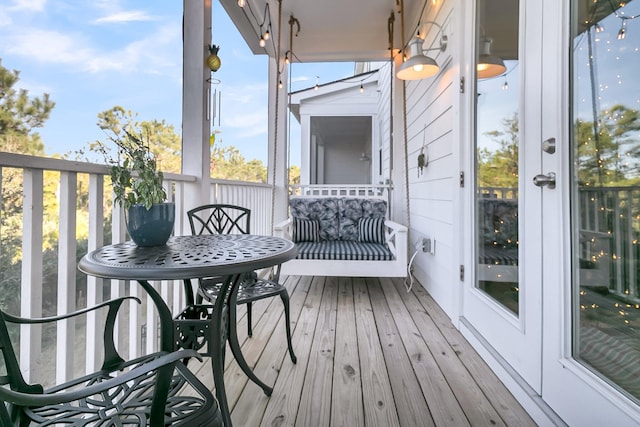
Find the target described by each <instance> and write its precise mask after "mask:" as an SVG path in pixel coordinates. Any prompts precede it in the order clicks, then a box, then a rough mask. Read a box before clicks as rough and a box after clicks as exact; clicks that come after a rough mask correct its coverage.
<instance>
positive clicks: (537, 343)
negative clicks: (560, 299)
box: [461, 0, 542, 394]
mask: <svg viewBox="0 0 640 427" xmlns="http://www.w3.org/2000/svg"><path fill="white" fill-rule="evenodd" d="M541 8H542V6H541V4H540V2H531V1H524V0H520V12H519V15H520V17H519V19H520V25H519V28H520V29H519V32H520V46H519V54H518V55H519V58H520V63H519V66H518V69H517V70H515V72H518V73H520V82H521V83H520V88H515V87H514V88H513V89H512V90H520V104H519V111H518V116H519V121H520V122H519V126H520V138H519V151H520V160H519V176H520V183H519V191H518V192H519V201H518V204H519V211H518V217H519V219H518V222H519V242H520V244H519V252H520V253H519V262H518V270H519V283H520V286H519V288H520V290H519V315H518V316H516V315H514V314H513V313H512V312H510V311H509V310H507V309H505V308H504V307H502V306H501V305H500V304H499V303H497V302H496V301H495V300H493V299H492V298H491V297H489V296H488V295H487V294H486V293H485V292H484V291H482V290H480V289H477V288H476V287H475V281H476V278H475V264H476V262H475V259H476V255H474V252H475V251H474V250H471V254H470V255H469V256H468V257H467V258H466V261H467V262H466V264H465V265H466V266H468V268H467V269H466V270H467V271H468V274H467V273H466V272H465V280H464V285H463V291H462V309H461V316H462V318H461V330H462V331H463V333H464V334H465V336H467V338H468V339H469V340H470V341H472V342H473V341H474V340H475V341H476V342H477V344H480V345H481V346H482V348H483V349H484V350H485V351H487V352H488V353H489V354H488V356H490V357H491V358H493V359H495V360H497V361H499V362H498V364H499V365H502V366H501V368H500V369H503V370H504V371H505V372H511V374H514V373H515V374H516V376H517V377H518V378H517V382H518V383H520V384H521V387H525V388H528V389H529V391H528V392H529V393H530V390H533V391H534V392H535V393H538V394H539V393H541V390H542V384H541V374H542V367H541V364H542V349H541V334H542V329H541V326H542V313H541V310H540V307H541V305H542V295H541V294H542V292H541V286H542V284H541V280H542V277H541V274H540V270H541V255H540V253H541V245H542V241H541V238H540V228H541V224H542V220H541V216H540V203H541V189H540V188H538V187H536V186H534V185H533V183H532V180H531V179H530V177H532V176H534V175H535V174H537V173H540V172H539V170H540V167H541V164H540V162H541V160H540V159H541V149H540V147H541V143H542V139H541V136H540V132H541V130H540V129H541V125H540V121H541V117H540V115H541V111H540V107H539V105H540V102H541V101H540V99H541V96H542V94H541V84H542V83H541V72H540V68H541V67H542V65H541V56H542V35H541V26H542V23H541V22H540V19H539V18H536V17H537V16H541ZM535 19H538V22H537V23H536V22H535ZM466 22H467V24H468V25H466V26H465V27H466V28H471V29H473V28H475V26H476V24H475V11H471V12H470V16H467V17H466ZM535 25H538V26H539V27H540V28H539V29H537V30H532V28H535ZM474 39H475V37H474V36H473V33H471V34H469V36H467V37H466V40H465V42H466V43H470V44H471V49H470V52H473V41H474ZM471 63H473V61H471ZM470 71H471V72H470V73H469V77H468V81H469V82H470V84H469V89H468V92H467V94H466V102H467V103H468V104H467V105H469V110H468V111H469V116H471V117H470V119H469V120H470V123H471V124H472V125H471V126H469V129H470V130H468V131H467V132H465V134H466V135H468V140H467V141H468V143H467V144H466V146H467V147H470V148H467V150H466V152H468V153H469V161H468V169H467V170H469V171H470V172H469V179H468V180H467V181H468V182H469V184H468V185H466V188H465V193H466V202H467V203H465V205H466V206H467V208H466V209H465V210H466V211H467V212H473V211H474V209H473V206H474V203H475V202H474V197H475V194H474V193H475V191H474V190H475V188H474V180H475V177H474V175H475V167H474V158H475V153H474V151H473V150H472V149H471V147H474V143H473V141H474V139H475V135H474V131H473V128H474V126H473V118H472V117H473V115H474V114H475V112H474V110H475V97H474V96H473V94H474V93H475V91H476V88H475V87H474V86H475V85H474V84H473V82H474V75H473V70H470ZM524 159H526V162H525V160H524ZM473 216H474V215H471V218H470V220H469V221H468V222H467V224H466V228H467V233H466V235H467V236H474V235H475V231H474V221H473V218H472V217H473ZM470 240H471V241H473V239H470ZM464 247H465V248H468V249H471V247H470V245H469V244H467V245H465V246H464ZM492 368H497V367H496V366H492Z"/></svg>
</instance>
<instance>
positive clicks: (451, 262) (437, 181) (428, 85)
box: [394, 2, 461, 319]
mask: <svg viewBox="0 0 640 427" xmlns="http://www.w3.org/2000/svg"><path fill="white" fill-rule="evenodd" d="M453 3H454V2H444V3H443V4H441V5H439V6H438V7H439V8H438V9H435V8H430V9H429V8H427V16H424V17H423V18H422V21H427V20H432V21H436V22H438V23H441V25H443V27H444V32H445V34H447V35H448V36H449V38H450V43H449V46H448V47H447V50H446V51H445V52H440V51H432V52H430V55H431V56H432V57H433V58H434V59H436V61H437V62H438V64H439V65H440V72H439V74H438V75H437V76H435V77H432V78H428V79H424V80H418V81H407V82H404V85H405V88H406V89H405V90H406V92H405V93H406V121H407V122H406V131H407V138H406V141H407V149H406V153H407V156H408V160H407V163H406V167H407V168H408V169H407V170H408V180H407V181H408V188H409V211H410V218H409V222H410V224H409V226H410V228H409V244H410V252H411V253H410V254H409V255H412V254H413V252H414V250H416V247H417V246H418V244H419V243H421V242H422V239H423V238H425V237H428V238H431V239H432V241H433V240H435V253H434V254H427V253H424V252H422V250H419V251H418V254H417V256H416V257H415V259H414V261H413V274H414V276H415V277H416V278H417V279H418V280H419V282H420V283H421V284H422V285H423V286H424V287H425V288H426V289H427V290H428V291H429V293H430V294H431V295H432V296H433V298H434V299H435V300H436V301H437V302H438V304H440V306H441V307H442V308H443V309H444V310H445V311H446V312H447V314H448V315H449V316H450V317H451V318H452V319H454V318H455V317H456V315H457V312H458V301H457V295H458V293H457V289H456V287H457V286H458V284H459V280H458V272H457V270H458V265H459V264H460V260H459V254H460V252H461V251H460V249H461V248H459V247H457V246H456V244H455V242H456V241H457V239H458V238H457V235H456V230H455V227H454V224H455V221H456V218H457V214H456V212H455V207H456V206H457V205H458V203H457V200H458V199H459V195H460V187H459V184H458V182H459V180H458V176H459V172H460V166H459V165H460V159H459V153H458V147H459V142H458V141H457V140H456V137H455V135H456V132H455V131H454V129H455V126H456V125H455V123H456V121H457V119H458V118H457V117H456V109H455V107H454V106H455V105H456V103H457V99H458V97H457V95H458V84H457V81H458V71H457V68H456V67H454V66H453V65H452V64H454V63H455V62H454V61H452V57H455V56H456V55H457V54H456V53H455V46H456V44H455V43H451V39H452V37H451V33H452V28H453V24H452V15H453V9H452V6H453ZM415 25H416V23H415V20H411V19H407V22H406V27H407V31H410V30H412V29H413V28H415ZM426 28H428V33H427V34H426V40H427V42H426V44H425V46H429V45H434V46H437V45H438V40H439V37H440V34H439V33H438V32H437V27H435V26H429V25H427V27H426ZM411 35H412V34H407V35H406V37H407V38H408V37H410V36H411ZM402 85H403V82H402V81H397V91H396V92H397V96H396V97H395V99H396V103H399V104H400V105H397V106H396V108H395V111H398V112H399V113H400V112H402V105H401V103H402V102H403V99H402V90H403V89H402ZM396 117H397V119H396V122H395V123H396V124H395V126H396V129H395V132H394V134H395V135H396V136H395V140H394V157H395V161H394V163H395V165H396V167H397V170H395V171H394V177H396V178H395V179H394V188H395V189H396V191H395V192H394V193H395V201H396V203H395V204H394V216H395V218H396V220H397V221H400V222H402V223H405V222H406V202H405V201H402V202H401V198H405V194H404V188H405V182H403V181H404V177H403V171H404V167H405V166H404V164H399V163H401V162H402V163H404V153H405V149H404V146H403V144H404V138H403V137H402V131H403V129H402V121H401V120H400V119H401V117H402V115H401V114H396ZM423 147H424V154H425V155H428V160H429V162H428V165H427V167H425V168H423V170H422V171H421V172H420V171H419V169H418V155H419V154H420V153H421V152H422V150H423ZM397 177H400V178H399V179H398V178H397ZM405 200H406V199H405ZM403 204H405V206H403Z"/></svg>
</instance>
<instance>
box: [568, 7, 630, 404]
mask: <svg viewBox="0 0 640 427" xmlns="http://www.w3.org/2000/svg"><path fill="white" fill-rule="evenodd" d="M572 16H573V23H572V37H573V39H572V43H573V46H572V48H573V49H572V50H573V58H572V74H573V76H572V79H571V81H572V102H573V108H572V110H573V111H572V124H573V126H572V137H571V143H572V154H573V159H572V160H573V162H572V163H573V174H572V176H573V185H572V191H573V194H572V211H573V216H572V220H573V227H572V228H573V230H574V232H573V245H572V246H573V250H572V259H573V271H574V277H573V290H574V292H573V294H574V295H575V298H574V301H573V305H574V309H573V313H574V322H573V324H574V346H573V350H574V357H576V359H578V360H580V361H581V362H582V363H584V364H585V365H586V366H587V367H589V368H590V369H592V370H593V371H594V372H596V373H597V374H599V375H600V376H601V377H603V378H604V379H605V380H607V381H608V382H610V383H611V384H613V385H614V386H615V387H618V388H619V389H620V390H623V391H624V392H625V393H628V394H629V395H630V396H632V398H635V399H640V332H639V331H640V111H639V110H640V79H638V70H640V52H639V48H640V19H637V20H636V17H638V16H640V0H633V1H627V2H620V1H616V2H611V1H605V0H598V1H595V2H594V1H591V0H590V1H577V0H576V1H574V2H573V14H572Z"/></svg>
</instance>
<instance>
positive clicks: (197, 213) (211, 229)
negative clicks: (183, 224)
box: [187, 204, 251, 235]
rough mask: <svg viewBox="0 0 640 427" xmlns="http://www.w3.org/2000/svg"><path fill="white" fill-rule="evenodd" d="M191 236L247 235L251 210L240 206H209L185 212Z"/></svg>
mask: <svg viewBox="0 0 640 427" xmlns="http://www.w3.org/2000/svg"><path fill="white" fill-rule="evenodd" d="M187 217H188V218H189V225H190V226H191V234H194V235H198V234H249V233H251V227H250V223H251V209H247V208H243V207H242V206H235V205H225V204H211V205H203V206H198V207H197V208H194V209H191V210H190V211H188V212H187Z"/></svg>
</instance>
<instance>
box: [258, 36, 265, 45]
mask: <svg viewBox="0 0 640 427" xmlns="http://www.w3.org/2000/svg"><path fill="white" fill-rule="evenodd" d="M258 44H259V45H260V47H265V46H266V45H267V41H266V40H265V39H264V37H263V36H260V41H259V42H258Z"/></svg>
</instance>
